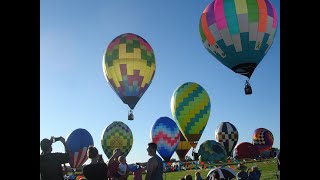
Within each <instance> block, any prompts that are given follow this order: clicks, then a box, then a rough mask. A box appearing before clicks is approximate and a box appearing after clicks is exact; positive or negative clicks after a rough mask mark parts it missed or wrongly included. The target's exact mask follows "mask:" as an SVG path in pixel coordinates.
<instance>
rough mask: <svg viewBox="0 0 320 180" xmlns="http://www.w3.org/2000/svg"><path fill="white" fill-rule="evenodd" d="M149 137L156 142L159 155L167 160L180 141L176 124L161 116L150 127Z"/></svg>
mask: <svg viewBox="0 0 320 180" xmlns="http://www.w3.org/2000/svg"><path fill="white" fill-rule="evenodd" d="M150 137H151V140H152V142H154V143H156V144H157V151H158V153H159V154H160V156H161V157H162V158H163V159H164V160H165V161H166V162H169V161H170V158H171V156H172V154H173V153H174V151H175V150H176V148H177V146H178V144H179V141H180V131H179V128H178V126H177V124H176V123H175V122H174V121H173V120H172V119H170V118H168V117H161V118H159V119H157V120H156V122H155V123H154V124H153V126H152V127H151V131H150Z"/></svg>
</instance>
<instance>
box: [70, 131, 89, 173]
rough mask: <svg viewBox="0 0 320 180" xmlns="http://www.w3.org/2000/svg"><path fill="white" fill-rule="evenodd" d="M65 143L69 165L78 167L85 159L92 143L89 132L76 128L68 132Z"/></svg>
mask: <svg viewBox="0 0 320 180" xmlns="http://www.w3.org/2000/svg"><path fill="white" fill-rule="evenodd" d="M66 145H67V147H68V149H69V154H70V160H69V164H70V166H71V167H72V168H78V167H80V166H81V165H82V164H83V163H85V162H86V161H87V159H88V156H87V150H88V148H89V146H93V145H94V143H93V138H92V136H91V134H90V133H89V132H88V131H87V130H85V129H82V128H78V129H75V130H74V131H72V132H71V133H70V134H69V136H68V137H67V140H66Z"/></svg>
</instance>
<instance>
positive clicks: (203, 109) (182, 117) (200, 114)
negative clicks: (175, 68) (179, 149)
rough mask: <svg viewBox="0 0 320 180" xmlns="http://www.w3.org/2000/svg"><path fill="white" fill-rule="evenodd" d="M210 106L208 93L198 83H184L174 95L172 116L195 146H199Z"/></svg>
mask: <svg viewBox="0 0 320 180" xmlns="http://www.w3.org/2000/svg"><path fill="white" fill-rule="evenodd" d="M210 108H211V104H210V98H209V95H208V93H207V92H206V90H205V89H204V88H203V87H201V86H200V85H199V84H197V83H193V82H187V83H184V84H182V85H181V86H179V87H178V88H177V89H176V90H175V91H174V93H173V95H172V98H171V112H172V116H173V117H174V119H175V121H176V122H177V125H178V127H179V129H180V131H181V133H182V134H183V136H184V137H185V138H186V140H187V141H188V142H189V143H190V144H191V146H192V147H193V148H195V147H196V146H197V143H198V141H199V139H200V137H201V135H202V132H203V130H204V128H205V127H206V125H207V122H208V120H209V116H210Z"/></svg>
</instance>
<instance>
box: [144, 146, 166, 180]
mask: <svg viewBox="0 0 320 180" xmlns="http://www.w3.org/2000/svg"><path fill="white" fill-rule="evenodd" d="M156 150H157V144H156V143H153V142H151V143H148V148H147V151H148V155H149V156H151V158H150V159H149V160H148V163H147V174H146V178H145V179H146V180H163V177H162V174H163V162H162V159H161V158H160V157H159V156H158V155H157V154H156Z"/></svg>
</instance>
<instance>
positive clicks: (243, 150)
mask: <svg viewBox="0 0 320 180" xmlns="http://www.w3.org/2000/svg"><path fill="white" fill-rule="evenodd" d="M234 151H235V153H234V154H235V156H234V157H235V158H238V159H244V158H256V157H257V156H259V155H260V152H259V151H258V149H257V147H256V146H255V145H253V144H251V143H249V142H242V143H239V144H238V145H237V146H236V147H235V148H234Z"/></svg>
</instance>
